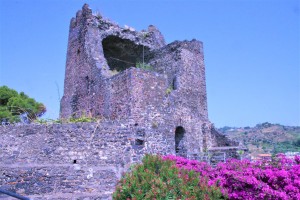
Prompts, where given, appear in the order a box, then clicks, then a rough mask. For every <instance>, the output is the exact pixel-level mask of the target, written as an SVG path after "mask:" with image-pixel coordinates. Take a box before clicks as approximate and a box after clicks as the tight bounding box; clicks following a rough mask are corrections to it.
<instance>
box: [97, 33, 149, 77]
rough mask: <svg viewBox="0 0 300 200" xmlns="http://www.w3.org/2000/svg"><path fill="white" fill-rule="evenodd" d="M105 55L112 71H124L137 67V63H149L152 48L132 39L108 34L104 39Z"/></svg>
mask: <svg viewBox="0 0 300 200" xmlns="http://www.w3.org/2000/svg"><path fill="white" fill-rule="evenodd" d="M102 46H103V52H104V57H105V59H106V61H107V64H108V66H109V68H110V70H112V71H118V72H120V71H124V70H125V69H128V68H130V67H136V64H137V63H143V61H144V63H147V62H148V59H147V55H148V54H149V51H150V49H149V48H148V47H146V46H144V47H143V45H137V44H135V43H134V42H132V41H131V40H128V39H122V38H119V37H117V36H108V37H106V38H105V39H103V41H102Z"/></svg>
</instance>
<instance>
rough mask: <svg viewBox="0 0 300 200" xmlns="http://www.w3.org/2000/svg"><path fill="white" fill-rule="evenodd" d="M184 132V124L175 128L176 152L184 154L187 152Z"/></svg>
mask: <svg viewBox="0 0 300 200" xmlns="http://www.w3.org/2000/svg"><path fill="white" fill-rule="evenodd" d="M184 134H185V130H184V128H183V127H182V126H178V127H177V128H176V130H175V152H176V154H178V155H183V154H184V152H185V146H184Z"/></svg>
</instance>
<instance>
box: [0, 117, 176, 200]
mask: <svg viewBox="0 0 300 200" xmlns="http://www.w3.org/2000/svg"><path fill="white" fill-rule="evenodd" d="M163 131H164V130H160V128H159V127H158V128H157V129H155V130H154V131H151V130H149V129H147V128H144V127H139V126H135V125H131V124H128V123H126V122H114V121H110V122H101V123H77V124H52V125H22V126H13V125H11V126H0V135H1V144H0V150H1V151H0V185H1V188H2V189H7V190H10V191H14V192H18V193H20V194H23V195H25V196H29V197H31V198H32V199H43V200H45V199H53V200H54V199H55V200H58V199H64V200H67V199H72V198H74V199H75V198H76V199H85V198H86V197H90V198H89V199H110V198H111V193H112V191H113V190H114V187H115V184H116V183H117V180H118V179H120V177H121V174H122V172H124V171H125V170H126V169H128V167H129V166H130V165H131V164H132V163H133V162H138V161H140V160H141V158H142V156H143V155H144V154H145V153H147V152H148V153H159V154H168V153H174V151H173V152H172V149H171V147H169V146H168V144H167V140H171V138H166V137H169V136H170V134H162V132H163ZM173 142H174V138H173ZM0 197H1V195H0Z"/></svg>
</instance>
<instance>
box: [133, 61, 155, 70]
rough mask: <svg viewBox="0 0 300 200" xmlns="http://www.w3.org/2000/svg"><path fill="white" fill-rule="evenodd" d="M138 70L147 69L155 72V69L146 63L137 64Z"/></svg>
mask: <svg viewBox="0 0 300 200" xmlns="http://www.w3.org/2000/svg"><path fill="white" fill-rule="evenodd" d="M135 67H136V68H140V69H145V70H153V68H152V67H151V65H149V64H146V63H142V62H137V63H136V64H135Z"/></svg>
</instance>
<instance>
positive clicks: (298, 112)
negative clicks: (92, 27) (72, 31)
mask: <svg viewBox="0 0 300 200" xmlns="http://www.w3.org/2000/svg"><path fill="white" fill-rule="evenodd" d="M299 2H300V1H299V0H223V1H221V0H220V1H217V0H215V1H214V0H206V1H204V0H203V1H201V0H194V1H192V0H181V1H179V0H177V1H176V0H168V1H167V0H156V1H155V0H152V1H146V0H144V1H141V0H131V1H129V0H128V1H126V0H119V1H114V0H97V1H96V0H95V1H92V0H86V1H82V0H0V34H1V35H0V85H7V86H9V87H11V88H14V89H16V90H17V91H19V92H20V91H24V92H25V93H26V94H28V95H29V96H31V97H34V98H35V99H36V100H38V101H40V102H43V103H44V104H45V105H46V106H47V109H48V112H47V113H46V114H45V117H47V118H57V117H58V113H59V98H60V97H62V94H63V80H64V73H65V61H66V51H67V41H68V30H69V22H70V19H71V17H74V16H75V14H76V11H77V10H79V9H81V7H82V6H83V4H84V3H88V4H89V5H90V8H92V9H93V11H95V12H96V11H97V12H100V13H101V14H102V15H104V16H105V17H107V18H109V19H111V20H112V21H114V22H116V23H118V24H119V25H120V26H124V25H125V24H126V25H129V26H131V27H134V28H136V29H137V30H142V29H145V28H147V27H148V25H150V24H153V25H155V26H156V27H158V28H159V29H160V30H161V32H162V33H163V34H164V36H165V39H166V41H167V42H168V43H170V42H172V41H174V40H185V39H188V40H191V39H193V38H196V39H198V40H201V41H203V43H204V55H205V64H206V80H207V92H208V111H209V118H210V120H211V121H212V122H213V123H215V125H216V126H217V127H221V126H225V125H228V126H248V125H249V126H252V125H255V124H257V123H261V122H266V121H268V122H271V123H280V124H284V125H298V126H299V125H300V40H299V37H300V31H299V29H300V28H299V24H300V17H299V12H300V11H299V9H300V5H299Z"/></svg>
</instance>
